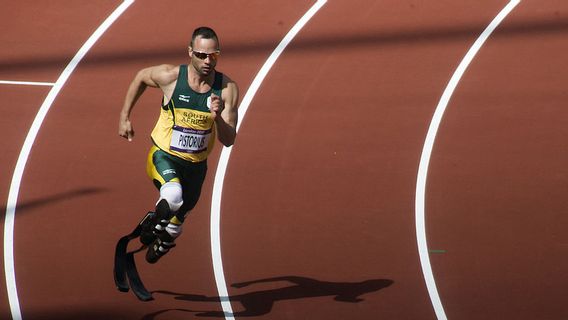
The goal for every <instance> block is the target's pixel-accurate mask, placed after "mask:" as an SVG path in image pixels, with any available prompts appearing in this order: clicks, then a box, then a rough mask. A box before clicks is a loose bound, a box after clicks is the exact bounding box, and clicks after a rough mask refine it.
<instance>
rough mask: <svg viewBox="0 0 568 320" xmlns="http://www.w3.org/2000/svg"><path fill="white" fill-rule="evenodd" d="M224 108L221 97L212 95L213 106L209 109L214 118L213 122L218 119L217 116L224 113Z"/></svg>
mask: <svg viewBox="0 0 568 320" xmlns="http://www.w3.org/2000/svg"><path fill="white" fill-rule="evenodd" d="M224 108H225V105H224V103H223V100H221V97H219V96H218V95H216V94H214V93H212V94H211V106H210V107H209V110H210V111H211V116H212V117H213V120H215V119H217V116H218V115H220V114H221V112H223V109H224Z"/></svg>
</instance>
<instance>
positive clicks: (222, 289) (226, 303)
mask: <svg viewBox="0 0 568 320" xmlns="http://www.w3.org/2000/svg"><path fill="white" fill-rule="evenodd" d="M326 2H327V0H318V1H317V2H316V3H315V4H314V5H313V6H312V7H311V8H310V9H309V10H308V11H306V13H305V14H304V16H303V17H302V18H300V20H298V22H296V24H295V25H294V27H292V29H290V31H289V32H288V34H286V36H285V37H284V38H283V39H282V41H281V42H280V44H279V45H278V46H277V47H276V49H274V51H273V52H272V54H271V55H270V57H268V59H267V60H266V62H265V63H264V65H263V66H262V68H261V69H260V71H259V72H258V74H257V75H256V77H255V78H254V80H253V82H252V84H251V86H250V87H249V89H248V90H247V93H246V94H245V96H244V98H243V101H242V102H241V104H240V106H239V115H240V117H241V120H240V121H239V123H238V124H237V131H238V130H239V128H240V125H241V123H242V120H243V119H244V117H245V114H246V112H247V110H248V107H249V105H250V103H251V102H252V99H253V98H254V96H255V94H256V92H257V91H258V88H260V85H261V84H262V81H264V78H265V77H266V75H267V74H268V72H269V71H270V69H271V68H272V66H273V65H274V63H275V62H276V60H277V59H278V57H279V56H280V54H282V52H283V51H284V49H286V47H287V46H288V44H290V42H292V40H293V39H294V37H295V36H296V35H297V34H298V32H300V30H301V29H302V28H303V27H304V26H305V25H306V23H308V21H310V19H311V18H312V17H313V16H314V15H315V14H316V13H317V12H318V11H319V9H321V7H323V5H324V4H325V3H326ZM231 150H232V147H229V148H223V150H222V151H221V156H220V158H219V163H218V165H217V172H216V173H215V181H214V183H213V196H212V200H211V202H212V203H211V255H212V259H213V272H214V274H215V282H216V284H217V291H218V293H219V297H220V299H221V306H222V307H223V312H224V313H225V319H226V320H233V319H234V317H233V309H232V307H231V302H230V300H229V293H228V291H227V285H226V282H225V274H224V271H223V261H222V259H221V236H220V222H221V197H222V191H223V183H224V180H225V172H226V171H227V165H228V163H229V158H230V155H231Z"/></svg>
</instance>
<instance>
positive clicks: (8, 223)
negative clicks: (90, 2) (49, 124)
mask: <svg viewBox="0 0 568 320" xmlns="http://www.w3.org/2000/svg"><path fill="white" fill-rule="evenodd" d="M132 3H134V0H125V1H124V2H123V3H122V4H121V5H120V6H118V7H117V8H116V9H115V10H114V12H113V13H112V14H111V15H110V16H108V18H107V19H106V20H105V21H104V22H103V23H102V24H101V25H100V26H99V27H98V28H97V30H95V32H94V33H93V34H92V35H91V36H90V37H89V39H88V40H87V41H86V42H85V44H83V46H82V47H81V49H79V51H78V52H77V54H75V56H74V57H73V59H72V60H71V62H69V64H68V65H67V67H66V68H65V70H63V73H61V75H60V76H59V78H58V79H57V81H56V82H55V84H54V85H53V87H52V88H51V90H50V91H49V93H48V94H47V97H46V98H45V100H44V101H43V104H42V105H41V107H40V109H39V111H38V113H37V114H36V117H35V119H34V122H33V123H32V126H31V127H30V130H29V131H28V135H27V136H26V140H25V141H24V144H23V146H22V149H21V151H20V156H19V157H18V162H17V163H16V168H15V169H14V174H13V175H12V183H11V184H10V191H9V194H8V203H7V205H6V218H5V221H4V269H5V276H6V288H7V290H8V301H9V303H10V311H11V313H12V319H14V320H20V319H22V313H21V310H20V301H19V299H18V290H17V287H16V273H15V267H14V220H15V215H16V206H17V201H18V193H19V191H20V183H21V181H22V176H23V174H24V169H25V166H26V163H27V161H28V157H29V155H30V152H31V149H32V146H33V144H34V141H35V139H36V136H37V134H38V132H39V129H40V127H41V124H42V123H43V120H44V119H45V116H46V115H47V112H48V111H49V109H50V108H51V105H52V104H53V101H54V100H55V98H56V97H57V95H58V94H59V91H60V90H61V88H63V85H64V84H65V82H66V81H67V79H69V76H70V75H71V73H72V72H73V71H74V70H75V68H76V67H77V65H78V64H79V62H80V61H81V60H82V59H83V57H84V56H85V55H86V54H87V52H88V51H89V50H90V49H91V47H92V46H93V45H94V44H95V42H97V40H98V39H99V38H100V37H101V36H102V35H103V33H104V32H105V31H106V30H107V29H108V28H109V27H110V26H111V25H112V23H113V22H114V21H116V19H118V17H119V16H120V15H121V14H122V13H123V12H124V11H126V9H127V8H128V7H129V6H130V5H131V4H132Z"/></svg>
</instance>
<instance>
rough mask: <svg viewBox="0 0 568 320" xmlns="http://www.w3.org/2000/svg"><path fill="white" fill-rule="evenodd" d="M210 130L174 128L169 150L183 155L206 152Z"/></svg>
mask: <svg viewBox="0 0 568 320" xmlns="http://www.w3.org/2000/svg"><path fill="white" fill-rule="evenodd" d="M210 137H211V129H209V130H195V129H190V128H184V127H180V126H174V127H173V132H172V141H171V142H170V149H171V150H175V151H178V152H184V153H200V152H203V151H205V150H207V146H208V145H209V138H210Z"/></svg>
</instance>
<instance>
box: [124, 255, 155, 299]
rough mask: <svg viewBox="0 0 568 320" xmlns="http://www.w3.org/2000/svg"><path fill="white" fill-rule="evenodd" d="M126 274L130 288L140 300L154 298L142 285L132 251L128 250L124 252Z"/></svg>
mask: <svg viewBox="0 0 568 320" xmlns="http://www.w3.org/2000/svg"><path fill="white" fill-rule="evenodd" d="M126 275H127V276H128V281H129V282H130V288H131V289H132V292H134V294H135V295H136V297H138V299H140V300H142V301H150V300H154V298H153V297H152V294H151V293H150V292H149V291H148V290H147V289H146V287H144V284H143V283H142V280H141V279H140V275H138V270H137V269H136V262H135V261H134V253H133V252H129V253H127V254H126Z"/></svg>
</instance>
